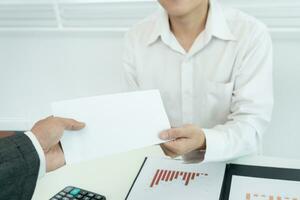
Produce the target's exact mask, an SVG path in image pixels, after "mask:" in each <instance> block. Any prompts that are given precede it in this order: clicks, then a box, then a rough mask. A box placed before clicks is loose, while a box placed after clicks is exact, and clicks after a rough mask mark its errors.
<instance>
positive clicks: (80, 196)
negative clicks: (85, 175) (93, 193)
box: [75, 194, 83, 199]
mask: <svg viewBox="0 0 300 200" xmlns="http://www.w3.org/2000/svg"><path fill="white" fill-rule="evenodd" d="M75 197H76V198H77V199H81V198H82V197H83V196H82V195H81V194H77V196H75Z"/></svg>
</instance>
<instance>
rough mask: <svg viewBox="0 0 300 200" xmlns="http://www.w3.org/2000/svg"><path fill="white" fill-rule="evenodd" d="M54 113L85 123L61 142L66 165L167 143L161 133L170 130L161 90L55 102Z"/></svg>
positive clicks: (65, 135)
mask: <svg viewBox="0 0 300 200" xmlns="http://www.w3.org/2000/svg"><path fill="white" fill-rule="evenodd" d="M52 111H53V115H54V116H57V117H66V118H74V119H76V120H79V121H83V122H85V124H86V127H85V128H84V129H83V130H81V131H80V132H78V133H76V134H74V133H71V132H69V131H66V133H65V134H64V136H63V138H62V140H61V144H62V147H63V150H64V154H65V159H66V163H67V164H70V163H77V162H81V161H85V160H91V159H95V158H98V157H101V156H106V155H111V154H114V153H120V152H125V151H129V150H133V149H138V148H142V147H145V146H149V145H154V144H158V143H161V142H165V141H162V140H160V139H159V138H158V134H159V132H161V131H163V130H165V129H169V128H170V123H169V120H168V117H167V115H166V112H165V110H164V106H163V103H162V100H161V97H160V94H159V91H158V90H149V91H139V92H130V93H121V94H112V95H103V96H95V97H87V98H80V99H74V100H67V101H61V102H55V103H53V104H52Z"/></svg>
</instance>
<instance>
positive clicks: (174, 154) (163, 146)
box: [160, 144, 178, 158]
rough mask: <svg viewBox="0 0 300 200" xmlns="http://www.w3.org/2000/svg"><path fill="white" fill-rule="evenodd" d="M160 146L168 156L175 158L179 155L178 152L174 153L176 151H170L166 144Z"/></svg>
mask: <svg viewBox="0 0 300 200" xmlns="http://www.w3.org/2000/svg"><path fill="white" fill-rule="evenodd" d="M160 147H161V149H162V150H163V152H164V154H165V155H166V156H169V157H171V158H175V157H177V156H178V155H177V154H176V153H174V152H172V151H170V150H169V149H168V148H166V147H165V145H164V144H161V145H160Z"/></svg>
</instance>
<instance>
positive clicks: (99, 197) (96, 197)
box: [94, 195, 103, 200]
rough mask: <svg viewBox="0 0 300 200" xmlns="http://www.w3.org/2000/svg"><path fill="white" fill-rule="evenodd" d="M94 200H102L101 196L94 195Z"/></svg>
mask: <svg viewBox="0 0 300 200" xmlns="http://www.w3.org/2000/svg"><path fill="white" fill-rule="evenodd" d="M94 198H95V199H97V200H101V199H103V196H100V195H96V196H95V197H94Z"/></svg>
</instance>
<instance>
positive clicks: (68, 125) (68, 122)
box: [55, 117, 85, 131]
mask: <svg viewBox="0 0 300 200" xmlns="http://www.w3.org/2000/svg"><path fill="white" fill-rule="evenodd" d="M55 118H56V119H57V120H59V121H60V122H61V123H62V125H63V127H64V129H65V130H74V131H76V130H80V129H82V128H84V127H85V123H83V122H79V121H76V120H74V119H68V118H60V117H55Z"/></svg>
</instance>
